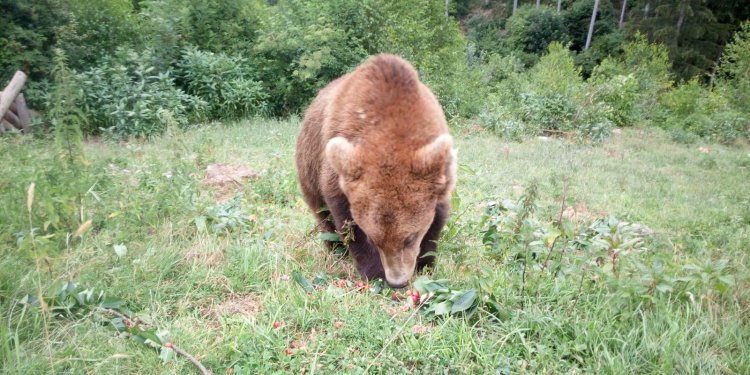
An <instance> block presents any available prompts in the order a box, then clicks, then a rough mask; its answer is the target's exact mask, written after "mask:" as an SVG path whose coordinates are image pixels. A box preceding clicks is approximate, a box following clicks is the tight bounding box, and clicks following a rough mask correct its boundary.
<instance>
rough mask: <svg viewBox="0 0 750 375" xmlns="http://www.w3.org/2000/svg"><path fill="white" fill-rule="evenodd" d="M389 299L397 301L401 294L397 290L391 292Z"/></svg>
mask: <svg viewBox="0 0 750 375" xmlns="http://www.w3.org/2000/svg"><path fill="white" fill-rule="evenodd" d="M391 299H392V300H394V301H398V300H400V299H401V295H400V294H399V293H398V292H393V294H391Z"/></svg>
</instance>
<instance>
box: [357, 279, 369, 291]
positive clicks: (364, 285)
mask: <svg viewBox="0 0 750 375" xmlns="http://www.w3.org/2000/svg"><path fill="white" fill-rule="evenodd" d="M354 288H355V289H357V290H365V289H367V283H366V282H363V281H357V282H356V283H354Z"/></svg>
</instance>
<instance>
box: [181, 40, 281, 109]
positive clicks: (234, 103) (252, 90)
mask: <svg viewBox="0 0 750 375" xmlns="http://www.w3.org/2000/svg"><path fill="white" fill-rule="evenodd" d="M178 69H179V71H178V75H179V77H180V81H181V83H182V84H183V85H184V87H185V91H187V93H189V94H191V95H194V96H196V97H198V98H200V99H201V100H203V101H205V102H206V103H207V106H208V108H207V114H208V116H210V117H212V118H237V117H242V116H249V115H255V114H260V113H264V112H265V108H266V104H267V103H266V97H267V95H266V92H265V90H264V88H263V86H262V84H261V83H260V82H258V81H256V80H254V77H253V76H252V74H251V73H252V69H251V68H250V66H249V65H248V61H247V59H244V58H242V57H239V56H227V55H225V54H223V53H212V52H203V51H200V50H198V49H196V48H187V49H185V51H184V53H183V57H182V60H180V62H179V64H178Z"/></svg>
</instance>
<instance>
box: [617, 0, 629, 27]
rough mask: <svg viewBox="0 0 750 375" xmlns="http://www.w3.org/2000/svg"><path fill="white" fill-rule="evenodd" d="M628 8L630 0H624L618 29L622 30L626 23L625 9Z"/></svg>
mask: <svg viewBox="0 0 750 375" xmlns="http://www.w3.org/2000/svg"><path fill="white" fill-rule="evenodd" d="M627 6H628V0H622V9H620V22H618V23H617V27H618V28H620V29H622V23H623V21H625V8H627Z"/></svg>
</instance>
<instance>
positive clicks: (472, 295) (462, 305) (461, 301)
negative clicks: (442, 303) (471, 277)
mask: <svg viewBox="0 0 750 375" xmlns="http://www.w3.org/2000/svg"><path fill="white" fill-rule="evenodd" d="M476 299H477V291H476V289H469V290H468V291H466V293H464V294H462V295H461V297H459V298H458V299H457V300H456V301H455V302H454V303H453V306H452V307H451V314H455V313H457V312H462V311H466V310H468V309H469V308H471V307H472V306H473V305H474V302H476Z"/></svg>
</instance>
